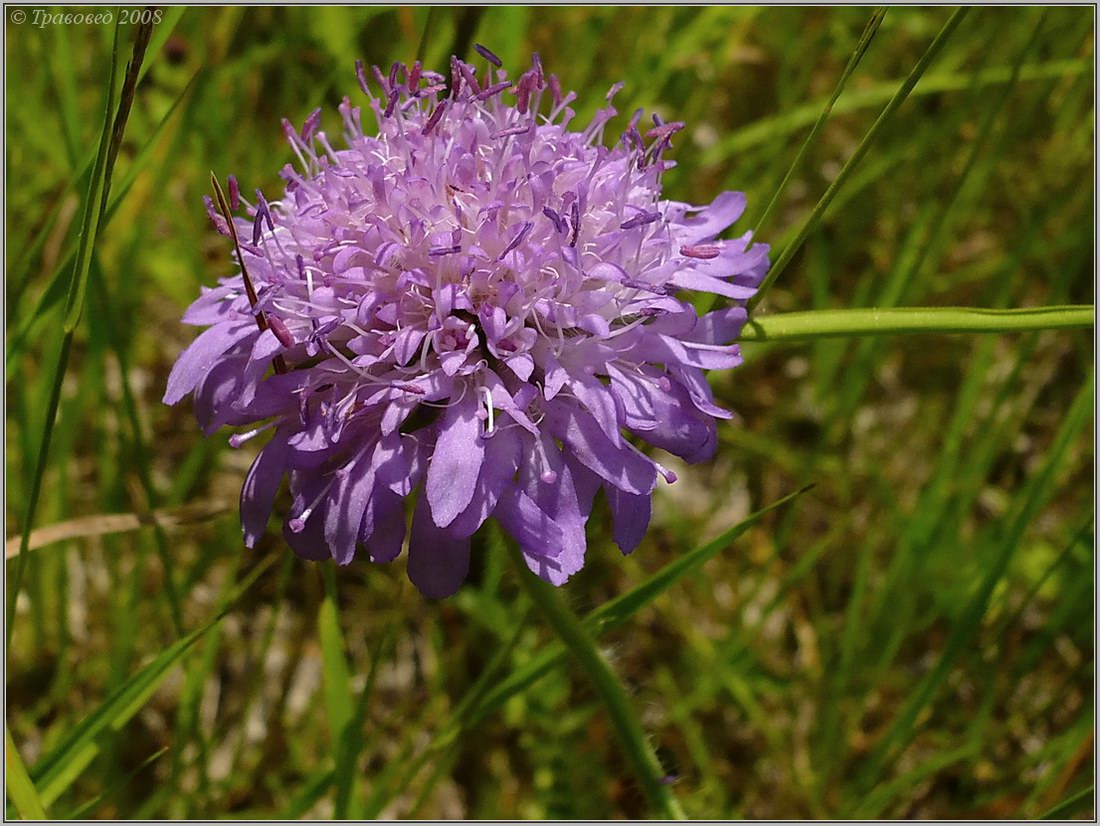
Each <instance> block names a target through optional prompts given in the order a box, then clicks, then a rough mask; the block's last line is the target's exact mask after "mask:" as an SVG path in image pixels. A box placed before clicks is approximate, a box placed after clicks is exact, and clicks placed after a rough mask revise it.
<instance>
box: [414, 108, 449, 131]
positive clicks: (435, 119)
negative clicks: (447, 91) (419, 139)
mask: <svg viewBox="0 0 1100 826" xmlns="http://www.w3.org/2000/svg"><path fill="white" fill-rule="evenodd" d="M446 108H447V101H445V100H444V101H441V102H440V104H439V105H438V106H436V107H435V111H433V112H432V114H431V115H430V116H429V117H428V120H427V121H425V123H424V128H423V129H421V130H420V134H421V135H428V134H430V133H431V131H432V130H433V129H435V127H436V124H438V123H439V122H440V121H441V120H442V119H443V113H444V111H445V110H446Z"/></svg>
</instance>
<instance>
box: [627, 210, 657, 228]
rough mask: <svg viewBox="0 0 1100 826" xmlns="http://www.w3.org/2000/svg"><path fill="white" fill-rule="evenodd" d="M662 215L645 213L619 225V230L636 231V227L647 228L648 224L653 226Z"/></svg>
mask: <svg viewBox="0 0 1100 826" xmlns="http://www.w3.org/2000/svg"><path fill="white" fill-rule="evenodd" d="M660 217H661V213H659V212H643V213H642V214H641V215H635V216H634V217H633V218H631V219H630V220H628V221H623V222H622V223H621V224H619V229H635V228H636V227H641V226H645V225H646V224H652V223H653V222H654V221H656V220H658V219H660Z"/></svg>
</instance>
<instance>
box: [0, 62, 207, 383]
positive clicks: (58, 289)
mask: <svg viewBox="0 0 1100 826" xmlns="http://www.w3.org/2000/svg"><path fill="white" fill-rule="evenodd" d="M202 73H203V69H202V68H200V69H199V70H198V71H196V72H195V74H194V75H192V77H191V80H189V81H188V82H187V85H186V86H185V87H184V88H183V91H181V92H180V93H179V96H178V97H177V98H176V99H175V100H174V101H172V105H171V106H169V107H168V111H167V112H165V114H164V117H163V118H161V119H160V121H159V122H158V123H157V125H156V127H155V128H154V129H153V133H152V134H151V135H150V136H149V139H148V140H147V141H146V142H145V144H144V145H143V146H142V147H141V149H139V150H138V153H137V155H135V156H134V159H133V160H132V161H131V162H130V164H129V166H128V167H127V169H126V174H125V175H123V176H122V179H121V180H120V181H119V182H118V186H117V187H114V194H113V196H112V197H111V199H110V203H109V204H108V206H107V212H106V214H105V215H104V216H103V220H102V221H101V222H100V231H102V230H103V229H104V228H106V227H107V226H108V225H110V223H111V219H112V218H114V216H115V213H116V212H118V208H119V206H120V205H121V204H122V201H123V200H124V199H125V198H126V196H127V194H129V192H130V189H131V188H132V187H133V185H134V182H135V181H136V180H137V177H138V175H140V174H141V172H142V171H143V170H144V169H145V167H146V166H147V165H148V163H149V161H150V160H151V159H152V156H153V149H154V148H155V147H156V145H157V142H158V141H159V139H160V136H161V135H162V134H163V132H164V128H165V127H166V126H167V125H168V123H169V121H171V119H172V115H173V114H175V111H176V109H177V108H178V106H179V105H180V103H182V102H183V100H184V99H185V98H186V97H187V96H188V94H189V93H190V91H191V89H192V88H194V86H195V83H196V81H197V80H198V79H199V76H200V75H201V74H202ZM94 159H95V155H91V156H89V157H88V159H87V160H86V162H85V164H84V166H83V167H82V168H81V170H80V172H79V173H78V175H77V179H79V178H81V177H83V176H84V174H85V173H86V172H87V168H88V166H89V165H91V163H92V161H93V160H94ZM45 240H46V236H45V234H43V235H42V237H41V243H42V244H44V243H45ZM35 244H36V245H39V242H38V241H36V242H35ZM39 246H40V245H39ZM32 253H33V254H30V255H27V256H24V258H22V259H20V261H19V262H18V264H17V265H16V267H15V268H14V270H13V271H14V273H15V278H14V279H13V280H15V281H16V284H17V289H18V290H19V291H20V293H21V292H22V291H23V290H24V289H25V287H26V286H27V282H28V281H29V276H25V275H24V273H23V270H24V269H29V268H30V267H31V265H32V264H33V262H34V260H35V256H36V255H37V252H33V248H32ZM76 253H77V247H75V246H71V247H69V248H68V250H66V252H65V253H64V254H63V255H62V256H61V257H60V259H59V263H58V264H57V265H56V267H55V268H54V271H53V276H52V278H51V279H50V283H49V284H48V285H47V286H46V289H45V290H43V291H42V294H41V295H40V296H39V297H38V301H37V302H36V304H35V306H34V309H33V310H32V311H31V312H29V313H26V314H20V315H21V316H22V319H23V320H22V321H21V322H20V323H19V327H18V329H16V330H15V332H14V333H13V334H12V336H11V340H10V341H9V342H8V347H7V352H6V353H5V355H4V365H5V376H6V378H5V381H7V380H8V379H10V378H11V376H12V374H13V372H14V368H15V363H16V361H17V360H18V359H19V357H20V356H21V355H22V354H23V351H24V349H25V348H26V345H27V339H28V338H29V337H30V334H31V331H32V330H33V328H34V327H35V326H36V325H37V324H39V323H41V321H42V320H43V319H45V318H46V316H47V314H48V313H49V312H50V311H51V310H53V308H54V307H55V306H56V305H57V304H58V303H59V302H60V301H61V299H62V298H63V297H64V295H65V291H66V286H65V285H66V280H65V279H66V275H68V274H69V273H70V272H71V270H72V266H73V262H74V261H75V260H76ZM69 277H71V275H70V276H69ZM17 300H18V297H15V298H13V303H14V302H15V301H17Z"/></svg>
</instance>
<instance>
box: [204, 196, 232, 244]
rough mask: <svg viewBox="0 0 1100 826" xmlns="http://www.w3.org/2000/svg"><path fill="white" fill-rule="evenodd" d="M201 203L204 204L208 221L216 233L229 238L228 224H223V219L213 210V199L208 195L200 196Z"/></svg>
mask: <svg viewBox="0 0 1100 826" xmlns="http://www.w3.org/2000/svg"><path fill="white" fill-rule="evenodd" d="M202 202H203V203H204V204H206V215H207V217H208V218H209V219H210V223H211V224H213V225H214V229H215V230H217V231H218V234H220V235H224V236H226V237H228V236H229V224H227V223H226V222H225V218H223V217H222V216H221V215H219V214H218V211H217V210H216V209H214V199H213V198H211V197H210V196H209V195H203V196H202Z"/></svg>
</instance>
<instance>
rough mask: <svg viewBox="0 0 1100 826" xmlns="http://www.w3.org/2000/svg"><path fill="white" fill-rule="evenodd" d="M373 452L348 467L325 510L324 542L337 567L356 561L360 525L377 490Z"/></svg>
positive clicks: (362, 455)
mask: <svg viewBox="0 0 1100 826" xmlns="http://www.w3.org/2000/svg"><path fill="white" fill-rule="evenodd" d="M372 454H373V451H372V450H365V451H364V452H363V454H361V455H360V457H359V459H357V460H356V461H355V462H353V463H352V464H351V465H348V466H347V467H346V468H345V470H346V473H344V474H343V475H342V476H341V478H340V479H339V481H337V483H336V485H335V487H334V488H333V493H332V495H331V501H330V502H329V506H328V509H327V510H326V511H325V541H326V542H328V545H329V548H330V549H331V550H332V558H333V559H335V560H336V564H338V565H347V564H348V563H349V562H351V561H352V559H354V558H355V543H356V541H357V540H358V538H359V524H360V523H361V522H362V521H363V513H364V512H365V511H366V509H367V503H368V502H369V501H370V496H371V492H372V491H373V490H374V483H375V469H374V463H373V461H372V458H371V457H372Z"/></svg>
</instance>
